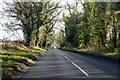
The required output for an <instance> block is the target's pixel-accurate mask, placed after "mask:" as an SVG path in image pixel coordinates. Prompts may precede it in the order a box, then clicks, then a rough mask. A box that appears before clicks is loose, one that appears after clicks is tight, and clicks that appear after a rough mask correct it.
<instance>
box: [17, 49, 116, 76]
mask: <svg viewBox="0 0 120 80" xmlns="http://www.w3.org/2000/svg"><path fill="white" fill-rule="evenodd" d="M18 77H19V78H116V77H118V64H117V62H112V61H110V60H104V59H100V58H93V57H88V56H84V55H81V54H75V53H72V52H69V51H63V50H60V49H51V50H50V51H48V52H46V53H45V55H43V56H42V57H41V58H40V59H39V60H38V61H37V62H36V64H35V65H33V66H31V67H30V68H29V69H28V71H26V72H25V73H22V74H21V75H19V76H18Z"/></svg>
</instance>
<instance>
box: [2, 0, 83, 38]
mask: <svg viewBox="0 0 120 80" xmlns="http://www.w3.org/2000/svg"><path fill="white" fill-rule="evenodd" d="M3 1H6V2H11V1H12V0H0V11H1V12H2V11H3V9H2V8H3V7H5V5H3ZM34 1H35V0H34ZM47 1H48V0H47ZM52 1H54V2H55V1H59V0H52ZM67 2H68V3H69V4H71V5H73V3H74V0H61V2H60V5H62V6H65V5H66V4H67ZM81 10H82V7H81V5H79V11H81ZM63 12H64V13H65V14H66V15H69V12H68V11H67V10H64V11H63ZM63 12H62V13H61V14H60V15H59V16H58V18H62V14H63ZM1 17H2V15H1V14H0V18H1ZM6 21H8V19H6V18H5V19H3V18H2V19H0V23H5V22H6ZM58 26H60V27H64V22H57V23H56V25H55V28H59V27H58ZM54 30H55V31H56V32H59V30H57V29H54ZM12 34H13V33H7V32H5V31H3V28H2V25H1V24H0V39H3V38H5V37H9V36H11V35H12ZM9 39H10V40H17V39H21V40H23V39H24V38H23V33H22V30H19V31H17V32H15V35H14V36H11V37H10V38H9Z"/></svg>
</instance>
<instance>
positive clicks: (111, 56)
mask: <svg viewBox="0 0 120 80" xmlns="http://www.w3.org/2000/svg"><path fill="white" fill-rule="evenodd" d="M63 50H68V49H63ZM68 51H72V52H77V53H79V54H83V55H91V56H98V57H103V58H109V59H113V60H120V53H112V52H107V51H103V50H96V51H93V50H75V49H69V50H68Z"/></svg>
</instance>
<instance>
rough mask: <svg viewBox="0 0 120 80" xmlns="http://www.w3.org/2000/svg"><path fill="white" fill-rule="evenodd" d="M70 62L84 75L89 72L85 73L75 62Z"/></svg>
mask: <svg viewBox="0 0 120 80" xmlns="http://www.w3.org/2000/svg"><path fill="white" fill-rule="evenodd" d="M72 64H73V65H74V66H75V67H77V68H78V69H79V70H81V71H82V72H83V73H84V74H85V75H86V76H89V74H87V73H86V72H85V71H84V70H83V69H81V68H80V67H79V66H78V65H77V64H75V63H74V62H72Z"/></svg>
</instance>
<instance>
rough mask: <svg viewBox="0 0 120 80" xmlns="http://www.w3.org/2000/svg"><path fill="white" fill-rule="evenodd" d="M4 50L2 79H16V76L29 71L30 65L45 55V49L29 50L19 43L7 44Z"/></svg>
mask: <svg viewBox="0 0 120 80" xmlns="http://www.w3.org/2000/svg"><path fill="white" fill-rule="evenodd" d="M2 48H3V49H2V50H1V51H0V53H1V54H2V55H0V57H1V58H2V60H1V62H2V78H14V77H15V76H14V74H16V73H18V72H19V71H25V70H27V69H28V66H29V65H31V64H34V63H35V60H36V59H38V58H39V56H41V55H43V54H44V49H40V48H28V47H26V46H24V44H22V43H17V42H10V43H7V44H6V43H5V44H3V45H2Z"/></svg>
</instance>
